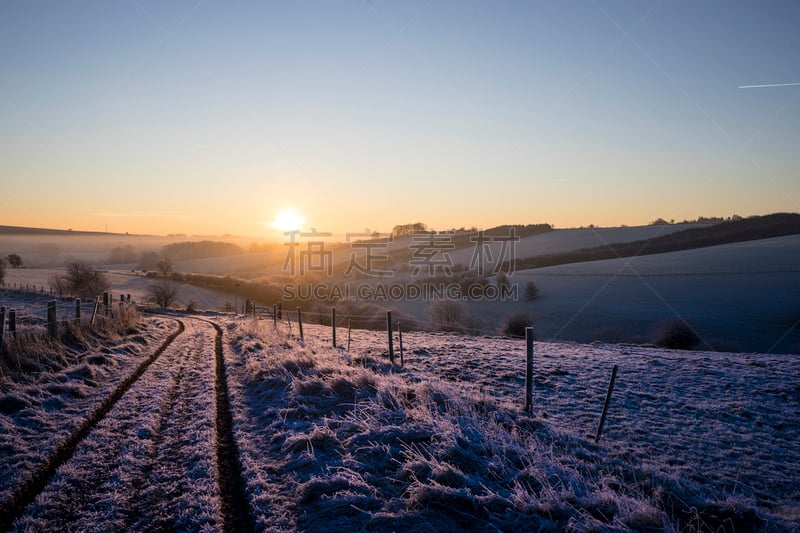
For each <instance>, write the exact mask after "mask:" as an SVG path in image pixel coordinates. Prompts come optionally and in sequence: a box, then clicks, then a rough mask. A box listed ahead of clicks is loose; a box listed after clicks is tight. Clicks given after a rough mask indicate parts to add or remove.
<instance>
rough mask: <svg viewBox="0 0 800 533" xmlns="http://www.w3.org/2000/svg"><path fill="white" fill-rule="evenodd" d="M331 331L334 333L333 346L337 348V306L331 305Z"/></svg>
mask: <svg viewBox="0 0 800 533" xmlns="http://www.w3.org/2000/svg"><path fill="white" fill-rule="evenodd" d="M331 332H332V335H333V347H334V348H336V308H335V307H331Z"/></svg>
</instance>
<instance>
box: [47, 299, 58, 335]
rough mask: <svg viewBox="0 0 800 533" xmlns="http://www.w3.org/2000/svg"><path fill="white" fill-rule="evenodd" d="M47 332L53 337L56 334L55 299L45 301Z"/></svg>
mask: <svg viewBox="0 0 800 533" xmlns="http://www.w3.org/2000/svg"><path fill="white" fill-rule="evenodd" d="M47 333H48V334H49V335H50V336H51V337H53V338H55V337H57V336H58V322H56V301H55V300H53V301H51V302H47Z"/></svg>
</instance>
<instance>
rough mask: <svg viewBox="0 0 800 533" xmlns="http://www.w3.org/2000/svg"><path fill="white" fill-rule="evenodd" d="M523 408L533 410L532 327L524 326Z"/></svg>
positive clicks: (528, 411)
mask: <svg viewBox="0 0 800 533" xmlns="http://www.w3.org/2000/svg"><path fill="white" fill-rule="evenodd" d="M525 347H526V357H525V409H524V411H525V412H526V413H530V412H531V411H532V410H533V405H532V404H533V328H525Z"/></svg>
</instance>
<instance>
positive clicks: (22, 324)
mask: <svg viewBox="0 0 800 533" xmlns="http://www.w3.org/2000/svg"><path fill="white" fill-rule="evenodd" d="M21 293H26V294H28V295H30V296H32V297H34V299H35V301H34V302H30V303H24V302H21V301H20V300H19V295H20V294H21ZM0 294H2V296H3V298H0V347H1V346H2V342H3V341H4V339H6V338H9V337H17V338H19V337H25V336H28V335H36V334H44V333H50V334H51V336H56V332H57V331H58V330H59V329H61V328H63V327H66V326H68V325H87V324H89V323H91V322H93V321H94V320H95V318H96V316H97V315H98V314H101V315H102V316H106V315H113V313H114V309H113V308H114V303H115V302H114V299H113V295H112V293H108V292H105V293H103V294H102V296H96V297H95V298H94V299H80V298H72V297H68V296H58V297H54V298H52V299H48V300H47V301H44V302H42V301H41V299H44V298H47V297H48V294H47V293H45V292H44V288H43V287H42V288H37V287H36V286H34V285H21V286H19V287H14V288H9V287H6V288H4V289H0ZM6 299H8V300H11V301H13V302H14V303H15V305H14V306H4V305H2V302H3V301H4V300H6ZM117 302H118V305H127V304H132V301H131V298H130V295H125V294H121V295H119V300H118V301H117Z"/></svg>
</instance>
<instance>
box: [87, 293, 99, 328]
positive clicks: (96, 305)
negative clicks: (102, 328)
mask: <svg viewBox="0 0 800 533" xmlns="http://www.w3.org/2000/svg"><path fill="white" fill-rule="evenodd" d="M98 307H100V297H99V296H95V297H94V309H92V320H91V321H90V322H89V324H91V325H92V326H94V319H95V317H96V316H97V308H98Z"/></svg>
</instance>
